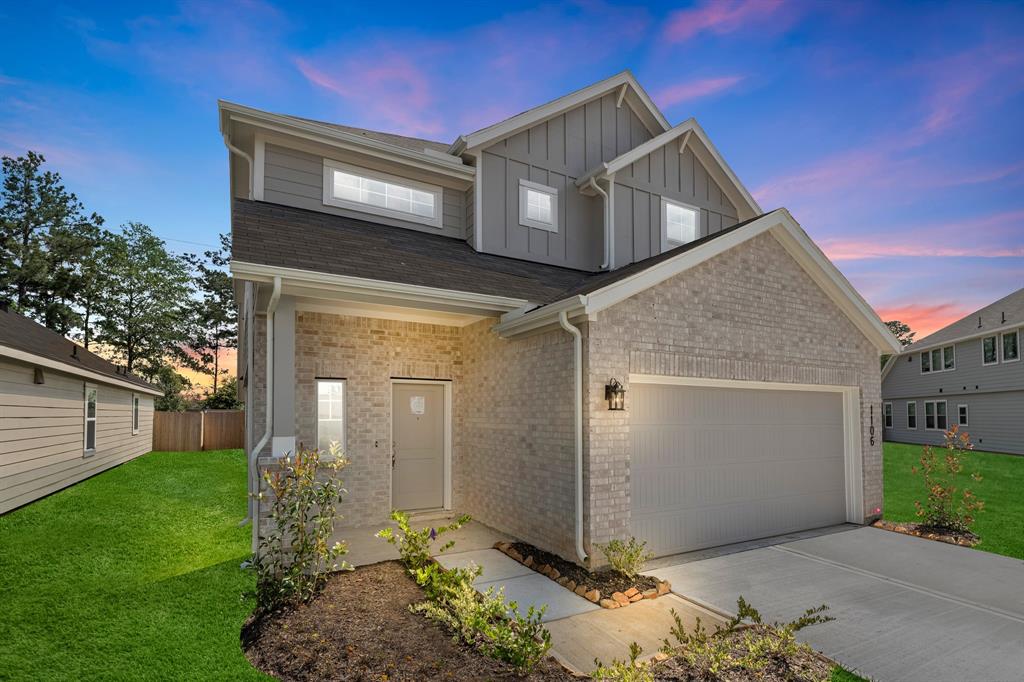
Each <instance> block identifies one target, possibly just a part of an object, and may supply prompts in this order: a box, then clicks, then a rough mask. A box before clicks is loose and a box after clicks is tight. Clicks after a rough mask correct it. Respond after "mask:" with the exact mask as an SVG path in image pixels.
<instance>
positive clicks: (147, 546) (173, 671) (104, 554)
mask: <svg viewBox="0 0 1024 682" xmlns="http://www.w3.org/2000/svg"><path fill="white" fill-rule="evenodd" d="M245 466H246V464H245V456H244V455H243V453H242V451H240V450H226V451H219V452H154V453H150V454H148V455H145V456H143V457H140V458H138V459H136V460H134V461H132V462H128V463H127V464H124V465H122V466H119V467H117V468H115V469H112V470H110V471H107V472H105V473H103V474H100V475H98V476H96V477H94V478H91V479H89V480H87V481H83V482H82V483H80V484H78V485H76V486H72V487H71V488H68V489H66V490H63V491H61V492H59V493H56V494H54V495H51V496H50V497H48V498H45V499H43V500H39V501H37V502H34V503H32V504H30V505H28V506H26V507H24V508H22V509H19V510H16V511H13V512H11V513H9V514H7V515H6V516H4V517H0V594H2V595H3V605H2V609H0V678H3V679H34V680H40V679H51V680H52V679H97V678H103V679H232V680H243V679H267V678H266V677H264V676H263V675H262V674H261V673H259V672H257V671H256V670H255V669H254V668H253V667H252V666H251V665H250V664H249V662H248V660H246V658H245V656H244V655H243V654H242V649H241V646H240V642H239V631H240V629H241V626H242V623H243V621H245V619H246V616H248V614H249V612H250V611H251V610H252V608H253V605H252V603H249V602H246V601H242V600H241V599H240V598H239V595H240V594H241V593H242V592H243V591H246V590H249V589H251V586H252V584H253V580H252V577H251V575H250V574H249V573H247V572H243V571H241V570H239V564H241V562H242V561H244V560H245V558H246V557H247V555H248V553H249V537H250V532H251V531H250V529H249V528H248V527H245V528H239V527H238V522H239V521H240V520H241V519H242V518H243V517H244V516H245V507H246V493H245V481H246V476H245Z"/></svg>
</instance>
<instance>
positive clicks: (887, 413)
mask: <svg viewBox="0 0 1024 682" xmlns="http://www.w3.org/2000/svg"><path fill="white" fill-rule="evenodd" d="M882 415H883V419H885V422H884V423H885V428H887V429H891V428H892V403H885V404H884V405H882Z"/></svg>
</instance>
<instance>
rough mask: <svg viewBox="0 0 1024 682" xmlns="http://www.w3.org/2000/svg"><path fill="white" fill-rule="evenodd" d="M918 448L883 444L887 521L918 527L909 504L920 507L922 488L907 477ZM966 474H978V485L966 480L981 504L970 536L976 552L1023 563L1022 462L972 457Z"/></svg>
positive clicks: (1001, 457)
mask: <svg viewBox="0 0 1024 682" xmlns="http://www.w3.org/2000/svg"><path fill="white" fill-rule="evenodd" d="M921 447H922V446H920V445H907V444H904V443H886V444H885V448H884V451H883V453H884V455H883V456H884V462H883V464H884V469H885V506H884V507H883V512H882V513H883V515H884V516H885V518H886V519H888V520H890V521H917V520H918V519H917V516H915V513H914V500H915V499H919V500H921V501H924V499H925V496H926V495H925V491H924V484H923V482H922V479H921V477H920V476H918V475H915V474H913V473H912V472H911V467H912V466H914V465H915V464H916V463H917V461H918V459H919V458H920V456H921ZM964 462H965V468H964V471H965V473H970V472H972V471H977V472H978V473H979V474H981V476H982V480H981V482H979V483H975V482H974V481H971V480H970V479H966V480H967V482H968V484H969V486H970V488H971V490H973V491H974V493H975V494H976V495H977V496H978V497H979V498H980V499H981V500H983V501H984V502H985V509H984V510H983V511H981V512H979V513H978V514H977V515H976V521H975V523H974V527H973V529H974V532H975V533H977V534H978V535H979V536H980V537H981V543H980V544H978V545H977V546H976V549H980V550H984V551H986V552H993V553H995V554H1005V555H1006V556H1012V557H1016V558H1018V559H1024V533H1021V528H1024V495H1021V486H1022V484H1024V457H1020V456H1015V455H1001V454H997V453H994V452H982V451H974V452H970V453H968V454H967V455H965V457H964Z"/></svg>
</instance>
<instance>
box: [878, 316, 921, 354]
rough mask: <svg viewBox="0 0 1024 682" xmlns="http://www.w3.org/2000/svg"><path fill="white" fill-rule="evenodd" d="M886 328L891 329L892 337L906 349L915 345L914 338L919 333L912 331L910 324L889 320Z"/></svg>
mask: <svg viewBox="0 0 1024 682" xmlns="http://www.w3.org/2000/svg"><path fill="white" fill-rule="evenodd" d="M885 326H886V327H888V328H889V331H891V332H892V335H893V336H895V337H896V340H897V341H899V342H900V345H901V346H903V347H904V348H906V347H907V346H909V345H910V344H912V343H914V337H915V336H916V335H917V332H915V331H911V330H910V325H909V324H906V323H904V322H900V321H899V320H889V321H888V322H886V323H885Z"/></svg>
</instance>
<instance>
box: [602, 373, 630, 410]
mask: <svg viewBox="0 0 1024 682" xmlns="http://www.w3.org/2000/svg"><path fill="white" fill-rule="evenodd" d="M604 397H605V400H607V401H608V409H609V410H624V409H626V389H624V388H623V387H622V384H620V383H619V380H618V379H615V378H612V380H611V381H609V382H608V385H607V386H605V387H604Z"/></svg>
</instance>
